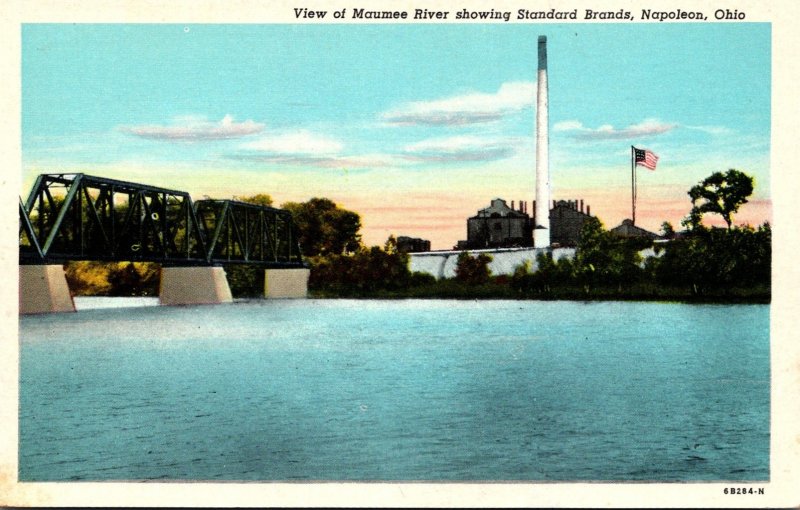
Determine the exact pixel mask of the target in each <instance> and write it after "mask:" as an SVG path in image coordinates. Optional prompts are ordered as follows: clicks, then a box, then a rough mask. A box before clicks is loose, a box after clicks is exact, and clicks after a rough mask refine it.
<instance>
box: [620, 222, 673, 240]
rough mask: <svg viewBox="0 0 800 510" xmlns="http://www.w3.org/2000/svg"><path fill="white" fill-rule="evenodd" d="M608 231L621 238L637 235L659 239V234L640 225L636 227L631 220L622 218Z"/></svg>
mask: <svg viewBox="0 0 800 510" xmlns="http://www.w3.org/2000/svg"><path fill="white" fill-rule="evenodd" d="M609 232H611V233H612V234H614V235H615V236H617V237H622V238H631V237H639V238H645V239H661V236H660V235H658V234H654V233H653V232H650V231H649V230H645V229H643V228H641V227H637V226H636V225H634V224H633V221H632V220H622V223H620V224H619V225H617V226H616V227H614V228H612V229H611V230H609Z"/></svg>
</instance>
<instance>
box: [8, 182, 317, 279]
mask: <svg viewBox="0 0 800 510" xmlns="http://www.w3.org/2000/svg"><path fill="white" fill-rule="evenodd" d="M19 214H20V229H19V233H20V263H21V264H47V263H60V262H66V261H69V260H98V261H141V262H158V263H160V264H162V265H167V266H169V265H176V266H177V265H181V266H186V265H218V264H222V263H242V264H255V265H261V266H264V267H275V268H277V267H304V266H303V261H302V256H301V254H300V249H299V245H298V244H297V241H296V239H297V237H296V233H295V232H294V225H293V223H292V219H291V214H290V213H289V212H288V211H283V210H280V209H275V208H271V207H262V206H257V205H253V204H245V203H242V202H235V201H231V200H201V201H198V202H197V203H192V199H191V197H190V196H189V194H188V193H186V192H183V191H176V190H170V189H165V188H158V187H154V186H149V185H144V184H137V183H132V182H126V181H119V180H115V179H108V178H104V177H95V176H89V175H85V174H81V173H78V174H42V175H39V176H38V177H37V179H36V182H35V183H34V185H33V187H32V189H31V192H30V194H29V195H28V198H27V200H26V201H25V202H24V203H23V202H22V200H21V199H20V204H19ZM254 225H255V226H254ZM262 225H263V226H264V227H265V228H261V226H262ZM269 228H271V229H272V230H271V231H268V229H269ZM270 232H272V233H273V234H274V235H271V236H270ZM267 245H268V246H269V250H267V249H265V248H264V247H265V246H267Z"/></svg>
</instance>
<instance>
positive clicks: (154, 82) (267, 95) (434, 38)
mask: <svg viewBox="0 0 800 510" xmlns="http://www.w3.org/2000/svg"><path fill="white" fill-rule="evenodd" d="M539 35H546V36H547V37H548V54H549V81H550V126H551V135H550V142H551V172H552V174H551V181H552V186H553V196H554V198H582V197H586V198H587V200H588V199H591V200H592V203H593V204H594V205H593V212H595V214H598V215H600V217H601V218H602V219H603V220H604V222H605V223H606V224H607V225H608V226H613V224H616V223H618V221H620V220H621V219H622V218H623V217H626V216H625V209H624V207H622V206H621V205H619V204H623V203H624V202H625V201H629V195H626V193H627V192H626V190H627V189H628V187H629V185H630V184H629V183H630V180H629V179H630V175H629V174H630V159H629V151H630V145H631V144H634V145H637V146H641V147H647V148H650V149H652V150H654V151H655V152H656V153H658V154H659V156H660V157H661V160H660V162H659V167H658V169H657V170H656V172H653V173H645V174H642V175H641V178H640V184H641V186H642V191H641V192H640V197H641V200H643V203H642V205H640V208H641V209H642V211H643V212H642V213H639V212H638V211H637V215H638V214H641V215H642V216H641V217H642V218H647V217H648V215H649V216H651V219H650V221H651V223H652V224H644V225H643V226H645V227H650V228H652V229H657V227H658V225H660V221H662V220H664V219H667V220H670V221H673V222H674V223H677V222H679V221H680V217H681V216H682V215H683V214H685V213H686V212H687V211H688V199H687V197H686V190H687V189H688V188H689V187H691V186H692V185H693V184H695V183H696V182H697V181H698V180H700V179H702V178H703V177H705V176H706V175H708V174H710V173H711V172H713V171H720V170H726V169H727V168H732V167H735V168H740V169H742V170H745V171H747V172H748V173H750V174H752V175H755V177H756V181H757V188H756V197H755V198H757V199H758V200H760V201H761V208H760V209H759V212H758V214H760V215H761V217H758V215H757V214H756V210H755V209H753V214H754V216H753V217H752V219H750V218H749V217H748V219H750V221H751V222H754V223H757V222H760V221H763V219H768V215H769V202H768V200H769V147H770V145H769V142H770V59H771V47H770V37H771V34H770V25H769V24H763V23H762V24H751V23H737V24H699V23H693V24H668V23H661V24H637V23H633V22H631V23H620V24H572V25H535V24H503V23H499V24H491V25H476V24H464V25H461V24H447V25H441V24H439V25H436V24H431V25H414V24H387V25H352V24H348V25H332V24H329V25H324V24H323V25H125V24H120V25H69V24H50V25H24V26H23V31H22V133H23V134H22V148H23V172H24V174H25V175H24V179H23V182H24V186H27V185H29V183H30V182H31V180H32V177H33V175H35V174H37V173H41V172H56V171H84V172H86V173H90V174H98V175H107V176H109V177H116V178H128V179H130V180H138V181H141V182H147V183H150V184H155V185H165V186H170V187H177V188H180V189H185V190H186V191H189V192H191V193H193V194H209V195H216V196H221V195H223V194H226V193H227V194H229V195H230V194H238V195H246V194H248V193H257V192H266V193H270V194H272V195H273V196H274V197H275V198H276V201H278V203H280V202H282V201H286V200H304V199H307V198H310V197H312V196H330V197H331V198H334V199H336V200H337V201H339V202H340V203H342V205H344V206H346V207H350V208H352V209H355V210H357V211H359V212H361V213H362V216H363V217H364V226H365V231H366V232H365V238H366V239H367V240H368V241H373V242H375V243H377V242H380V240H381V239H385V237H386V235H388V234H389V233H394V234H395V235H418V236H421V237H427V238H431V239H434V241H435V242H434V245H435V246H436V245H437V244H438V245H439V246H438V247H442V248H446V247H448V244H451V243H455V241H456V240H458V239H459V238H463V237H464V235H463V234H460V231H461V230H463V229H464V221H463V219H464V218H466V216H468V215H470V214H473V213H474V211H475V210H477V209H478V208H481V207H484V206H486V205H488V201H489V200H490V199H491V198H493V197H495V196H502V197H504V198H507V199H508V200H511V199H523V198H524V199H527V200H531V199H532V198H533V189H532V183H533V175H532V171H533V170H532V169H533V166H534V162H533V141H532V140H533V139H532V134H533V125H534V121H533V119H534V105H533V98H534V97H535V80H536V41H537V37H538V36H539ZM26 191H27V190H22V193H25V192H26ZM447 198H451V199H452V202H453V203H451V204H450V205H447V203H446V199H447ZM683 203H686V204H687V206H686V207H684V206H683V205H682V204H683ZM389 204H391V207H389ZM434 204H436V206H437V207H439V209H440V210H439V213H438V215H435V217H432V216H431V215H430V214H428V215H426V214H425V211H430V209H431V207H433V206H434ZM765 204H766V205H765ZM683 209H686V210H683ZM445 210H446V211H447V212H446V213H445V212H443V211H445ZM392 211H394V213H392ZM743 212H746V211H743ZM393 214H394V215H393ZM745 216H746V215H745ZM643 221H645V220H643Z"/></svg>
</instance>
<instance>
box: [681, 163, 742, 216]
mask: <svg viewBox="0 0 800 510" xmlns="http://www.w3.org/2000/svg"><path fill="white" fill-rule="evenodd" d="M752 193H753V178H752V177H750V176H749V175H747V174H745V173H744V172H740V171H739V170H735V169H733V168H731V169H730V170H728V171H727V172H725V173H722V172H714V173H713V174H711V175H710V176H708V177H706V178H705V179H704V180H703V181H702V182H701V183H699V184H697V185H696V186H693V187H692V189H690V190H689V197H691V199H692V211H691V213H690V216H689V218H690V220H692V221H690V222H689V224H690V225H694V224H697V220H699V219H700V218H701V217H702V215H703V214H704V213H713V214H719V215H720V216H722V219H723V220H725V223H726V224H727V225H728V230H730V229H731V224H732V222H733V220H732V216H733V214H734V213H735V212H737V211H738V210H739V207H740V206H741V205H743V204H746V203H747V197H749V196H750V195H751V194H752ZM698 202H699V203H698Z"/></svg>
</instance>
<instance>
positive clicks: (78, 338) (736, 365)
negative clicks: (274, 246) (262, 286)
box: [19, 300, 770, 481]
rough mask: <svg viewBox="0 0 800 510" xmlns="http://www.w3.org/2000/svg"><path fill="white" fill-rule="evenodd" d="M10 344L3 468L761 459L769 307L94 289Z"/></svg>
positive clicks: (276, 473) (306, 475)
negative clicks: (84, 305) (9, 464)
mask: <svg viewBox="0 0 800 510" xmlns="http://www.w3.org/2000/svg"><path fill="white" fill-rule="evenodd" d="M79 308H81V307H80V306H79ZM20 346H21V348H20V358H21V359H20V407H19V414H20V418H19V424H20V432H19V447H20V448H19V478H20V480H21V481H56V480H102V481H106V480H212V481H216V480H245V481H251V480H259V481H276V480H288V481H320V480H326V481H327V480H358V481H419V480H430V481H466V480H485V481H506V480H508V481H513V480H528V481H579V480H580V481H584V480H598V481H698V480H726V481H727V480H738V481H763V480H768V479H769V458H770V452H769V439H770V435H769V434H770V432H769V431H770V427H769V424H770V415H769V404H770V364H769V306H768V305H689V304H677V303H653V302H646V303H638V302H592V303H580V302H537V301H450V300H404V301H372V300H364V301H359V300H291V301H277V300H254V301H244V302H237V303H234V304H230V305H216V306H196V307H155V306H151V307H146V306H144V307H137V308H98V309H93V310H83V311H79V312H77V313H73V314H50V315H39V316H23V317H21V318H20Z"/></svg>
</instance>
